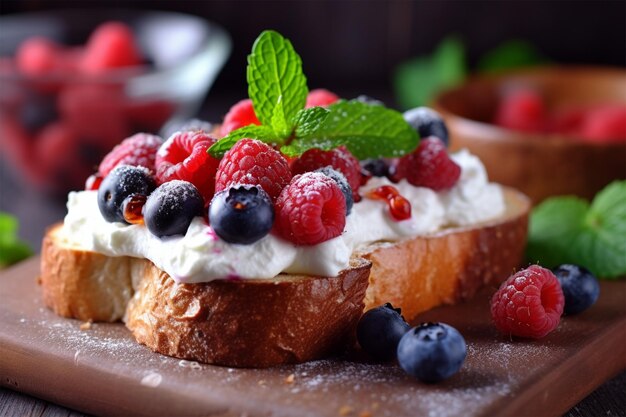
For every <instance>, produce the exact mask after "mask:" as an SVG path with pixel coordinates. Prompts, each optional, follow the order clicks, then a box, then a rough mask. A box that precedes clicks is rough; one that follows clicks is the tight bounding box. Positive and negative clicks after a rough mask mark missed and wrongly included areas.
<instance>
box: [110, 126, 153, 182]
mask: <svg viewBox="0 0 626 417" xmlns="http://www.w3.org/2000/svg"><path fill="white" fill-rule="evenodd" d="M162 144H163V139H161V138H160V137H158V136H155V135H150V134H148V133H137V134H136V135H133V136H131V137H129V138H126V139H124V140H123V141H122V143H120V144H119V145H117V146H115V148H113V150H112V151H111V152H109V153H108V154H107V155H106V156H105V157H104V158H103V159H102V162H100V166H99V167H98V172H99V173H100V175H102V176H103V177H106V176H107V175H108V174H109V172H111V171H112V170H113V168H115V167H116V166H118V165H133V166H142V167H145V168H148V169H149V170H150V171H152V172H154V171H155V166H154V161H155V160H156V154H157V151H158V150H159V148H160V147H161V145H162Z"/></svg>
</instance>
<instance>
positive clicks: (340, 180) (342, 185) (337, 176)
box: [315, 165, 354, 216]
mask: <svg viewBox="0 0 626 417" xmlns="http://www.w3.org/2000/svg"><path fill="white" fill-rule="evenodd" d="M315 171H316V172H321V173H322V174H324V175H326V176H327V177H329V178H331V179H332V180H333V181H335V182H336V183H337V185H338V186H339V189H340V190H341V193H342V194H343V196H344V197H345V198H346V216H347V215H348V214H350V211H352V206H353V205H354V199H353V198H352V187H350V184H348V180H347V179H346V177H345V176H344V175H343V174H342V173H341V172H339V171H337V170H336V169H333V168H332V167H331V166H330V165H329V166H326V167H323V168H319V169H316V170H315Z"/></svg>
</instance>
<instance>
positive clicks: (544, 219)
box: [526, 181, 626, 278]
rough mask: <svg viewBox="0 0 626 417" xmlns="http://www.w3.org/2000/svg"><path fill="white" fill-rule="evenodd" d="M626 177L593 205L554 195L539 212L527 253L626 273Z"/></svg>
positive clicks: (549, 261)
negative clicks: (625, 179)
mask: <svg viewBox="0 0 626 417" xmlns="http://www.w3.org/2000/svg"><path fill="white" fill-rule="evenodd" d="M625 254H626V181H615V182H613V183H611V184H609V185H608V186H607V187H606V188H605V189H604V190H602V191H601V192H600V193H598V195H596V197H595V198H594V200H593V202H592V203H591V205H590V204H589V203H588V202H587V201H585V200H582V199H579V198H577V197H555V198H550V199H548V200H546V201H544V202H543V203H541V204H540V205H538V206H537V207H535V209H534V210H533V212H532V214H531V218H530V231H529V240H528V247H527V251H526V255H527V258H528V260H529V261H531V262H539V263H540V264H543V265H545V266H548V267H554V266H557V265H559V264H562V263H574V264H578V265H582V266H584V267H586V268H588V269H589V270H591V271H592V272H593V273H594V274H596V275H597V276H599V277H603V278H616V277H619V276H622V275H625V274H626V255H625Z"/></svg>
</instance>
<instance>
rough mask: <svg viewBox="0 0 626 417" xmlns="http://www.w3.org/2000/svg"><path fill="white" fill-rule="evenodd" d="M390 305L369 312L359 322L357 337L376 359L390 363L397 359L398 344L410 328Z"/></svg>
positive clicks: (397, 310) (398, 310)
mask: <svg viewBox="0 0 626 417" xmlns="http://www.w3.org/2000/svg"><path fill="white" fill-rule="evenodd" d="M400 313H401V312H400V309H399V308H398V309H396V308H393V306H392V305H391V304H390V303H387V304H385V305H382V306H380V307H376V308H373V309H371V310H369V311H367V312H366V313H365V314H363V316H362V317H361V320H359V324H358V325H357V328H356V337H357V340H358V341H359V345H361V347H362V348H363V350H364V351H365V352H367V353H368V354H369V355H370V356H372V357H373V358H374V359H376V360H379V361H389V360H392V359H394V358H395V357H396V351H397V348H398V342H399V341H400V339H402V336H404V334H405V333H406V332H407V331H408V330H409V328H410V326H409V325H408V323H407V322H406V321H404V318H403V317H402V315H401V314H400Z"/></svg>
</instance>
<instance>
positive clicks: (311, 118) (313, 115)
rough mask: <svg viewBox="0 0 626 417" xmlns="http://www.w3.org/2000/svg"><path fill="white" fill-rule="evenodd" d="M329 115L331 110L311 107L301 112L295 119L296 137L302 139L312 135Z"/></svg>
mask: <svg viewBox="0 0 626 417" xmlns="http://www.w3.org/2000/svg"><path fill="white" fill-rule="evenodd" d="M329 114H330V110H328V109H325V108H324V107H311V108H308V109H302V110H300V111H299V112H298V114H296V117H295V118H294V124H295V125H296V136H300V137H302V136H306V135H308V134H310V133H312V132H313V131H314V130H315V129H317V127H318V125H319V124H320V123H322V122H323V121H324V120H325V119H326V118H327V117H328V115H329Z"/></svg>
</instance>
